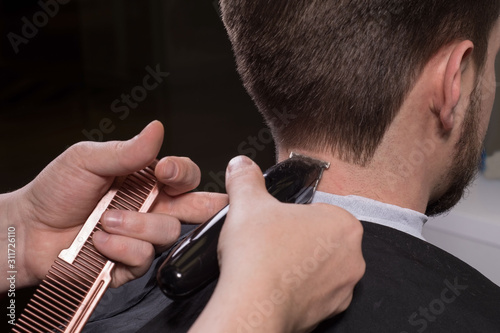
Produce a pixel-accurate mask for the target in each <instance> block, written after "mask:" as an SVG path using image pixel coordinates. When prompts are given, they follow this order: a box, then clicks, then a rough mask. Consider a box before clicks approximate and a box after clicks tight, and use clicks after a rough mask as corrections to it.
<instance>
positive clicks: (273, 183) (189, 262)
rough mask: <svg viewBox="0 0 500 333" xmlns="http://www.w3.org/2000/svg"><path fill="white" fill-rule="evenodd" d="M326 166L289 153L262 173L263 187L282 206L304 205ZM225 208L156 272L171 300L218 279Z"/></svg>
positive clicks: (175, 251)
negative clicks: (289, 204) (219, 240)
mask: <svg viewBox="0 0 500 333" xmlns="http://www.w3.org/2000/svg"><path fill="white" fill-rule="evenodd" d="M329 166H330V164H329V163H326V162H323V161H319V160H316V159H313V158H310V157H306V156H302V155H299V154H295V153H292V154H291V156H290V158H289V159H287V160H285V161H283V162H281V163H278V164H277V165H275V166H273V167H271V168H270V169H268V170H267V171H266V172H265V173H264V178H265V182H266V188H267V190H268V191H269V193H270V194H271V195H273V196H274V197H275V198H276V199H278V200H279V201H281V202H285V203H297V204H308V203H310V202H311V200H312V198H313V195H314V192H315V191H316V188H317V186H318V183H319V181H320V179H321V176H322V174H323V171H324V170H325V169H328V168H329ZM228 210H229V205H227V206H226V207H225V208H223V209H222V210H221V211H220V212H219V213H217V214H216V215H215V216H214V217H212V218H211V219H210V220H208V221H207V222H205V223H204V224H202V225H200V226H199V227H198V228H196V229H195V230H193V231H192V232H191V233H190V234H188V236H186V237H185V238H184V239H183V240H182V241H180V243H178V244H177V246H175V247H174V248H173V249H172V250H171V252H170V254H169V256H168V257H167V259H165V261H164V262H163V264H162V265H161V266H160V269H159V270H158V274H157V280H158V284H159V286H160V289H161V290H162V291H163V293H164V294H165V295H167V296H168V297H169V298H171V299H174V300H175V299H182V298H186V297H189V296H191V295H192V294H194V293H196V292H197V291H199V290H200V289H202V288H203V287H205V286H206V285H207V284H209V283H210V282H212V281H213V280H215V279H216V278H217V277H218V276H219V263H218V260H217V244H218V239H219V234H220V231H221V229H222V226H223V224H224V221H225V219H226V215H227V212H228Z"/></svg>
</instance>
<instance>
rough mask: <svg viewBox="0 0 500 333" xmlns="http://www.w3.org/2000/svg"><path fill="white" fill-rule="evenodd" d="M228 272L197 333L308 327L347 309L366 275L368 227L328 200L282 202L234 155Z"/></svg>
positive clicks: (223, 244)
mask: <svg viewBox="0 0 500 333" xmlns="http://www.w3.org/2000/svg"><path fill="white" fill-rule="evenodd" d="M226 182H227V183H226V187H227V191H228V194H229V201H230V204H231V207H230V209H229V213H228V216H227V218H226V221H225V224H224V227H223V229H222V233H221V235H220V239H219V264H220V266H221V275H220V279H219V282H218V285H217V288H216V290H215V293H214V295H213V297H212V299H211V300H210V302H209V304H208V306H207V308H206V309H205V310H204V312H203V313H202V315H201V317H200V318H199V320H198V321H197V322H196V323H195V325H194V326H193V327H192V330H191V331H190V332H191V333H195V332H237V331H242V332H246V331H249V332H250V331H251V332H307V331H310V330H312V329H313V328H314V327H315V326H316V325H317V324H318V323H319V322H320V321H321V320H323V319H326V318H328V317H329V316H332V315H335V314H338V313H340V312H342V311H344V310H345V309H346V308H347V306H348V305H349V304H350V302H351V299H352V292H353V288H354V286H355V284H356V283H357V282H358V281H359V280H360V279H361V277H362V275H363V274H364V269H365V263H364V260H363V257H362V253H361V237H362V233H363V229H362V226H361V224H360V222H359V221H358V220H356V218H354V217H353V216H352V215H351V214H349V213H348V212H346V211H345V210H343V209H340V208H338V207H335V206H331V205H326V204H312V205H292V204H283V203H280V202H278V201H277V200H276V199H274V198H273V197H271V196H270V195H269V194H268V192H267V191H266V188H265V184H264V179H263V177H262V172H261V171H260V169H259V168H258V167H257V166H256V165H255V164H254V163H253V162H252V161H251V160H249V159H248V158H245V157H238V158H236V159H234V160H232V161H231V163H230V164H229V167H228V172H227V176H226Z"/></svg>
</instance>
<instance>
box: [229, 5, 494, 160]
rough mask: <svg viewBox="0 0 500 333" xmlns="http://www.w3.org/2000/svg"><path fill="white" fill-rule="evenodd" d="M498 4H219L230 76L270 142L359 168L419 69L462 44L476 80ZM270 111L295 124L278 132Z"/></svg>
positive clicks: (373, 148) (289, 124) (275, 119)
mask: <svg viewBox="0 0 500 333" xmlns="http://www.w3.org/2000/svg"><path fill="white" fill-rule="evenodd" d="M499 7H500V0H221V9H222V16H223V20H224V24H225V26H226V29H227V31H228V35H229V38H230V40H231V42H232V45H233V50H234V53H235V56H236V62H237V66H238V71H239V73H240V75H241V77H242V80H243V83H244V85H245V87H246V89H247V90H248V92H249V94H250V96H251V97H252V98H253V100H254V101H255V103H256V105H257V107H258V109H259V110H260V112H261V113H262V114H263V116H264V118H265V120H266V122H267V123H268V125H269V126H270V128H271V130H272V132H273V135H274V138H275V140H277V144H278V145H279V146H280V147H283V148H289V149H292V148H295V149H297V148H301V149H307V150H312V151H316V152H319V151H321V152H325V151H328V152H334V153H337V154H339V156H340V157H341V158H342V159H343V160H345V161H347V162H351V163H356V164H360V165H366V164H367V163H368V162H369V161H370V160H371V159H372V157H373V155H374V154H375V151H376V149H377V147H378V146H379V144H380V142H381V141H382V138H383V136H384V134H385V132H386V130H387V129H388V127H389V125H390V124H391V123H392V121H393V119H394V117H395V116H396V114H397V112H398V110H399V109H400V108H401V105H402V103H403V102H404V100H405V98H406V96H407V94H408V93H409V91H410V90H411V89H412V87H413V86H414V83H415V81H416V79H417V78H418V76H419V75H420V73H421V72H422V70H423V68H424V66H425V65H426V64H427V62H428V61H429V60H430V58H431V57H432V56H433V55H435V54H436V53H437V52H438V51H439V50H440V49H441V48H442V47H443V46H445V45H448V44H450V43H452V42H453V41H456V40H471V41H472V42H473V43H474V46H475V49H474V51H473V54H472V57H473V59H474V63H475V64H476V66H477V69H478V72H479V71H480V70H481V69H482V68H483V66H484V62H485V59H486V55H487V49H488V40H489V36H490V33H491V30H492V28H493V25H494V24H495V22H496V20H497V18H498V16H499V11H500V9H499ZM276 110H279V111H280V112H284V111H286V112H289V113H291V114H293V115H294V119H293V120H291V121H289V122H287V124H286V126H283V125H284V124H281V123H280V122H281V121H282V120H280V119H279V118H277V117H275V116H274V115H275V114H276Z"/></svg>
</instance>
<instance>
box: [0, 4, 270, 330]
mask: <svg viewBox="0 0 500 333" xmlns="http://www.w3.org/2000/svg"><path fill="white" fill-rule="evenodd" d="M41 3H42V4H44V3H46V4H50V5H48V6H45V8H44V6H42V5H41V4H40V3H39V0H11V1H0V37H1V39H0V153H1V154H0V158H1V160H0V193H3V192H8V191H13V190H15V189H17V188H19V187H22V186H23V185H25V184H26V183H28V182H29V181H31V180H32V179H33V178H34V177H35V176H36V175H37V174H38V173H39V172H40V171H41V170H42V169H43V168H44V167H45V166H46V165H47V164H48V163H49V162H50V161H51V160H53V159H54V158H55V157H56V156H57V155H59V154H60V153H62V152H63V151H64V150H65V149H66V148H67V147H69V146H71V145H72V144H74V143H76V142H78V141H85V140H94V141H108V140H124V139H128V138H131V137H133V136H134V135H136V134H137V133H139V132H140V130H141V129H142V128H143V127H144V126H145V125H146V124H148V123H149V122H150V121H152V120H154V119H158V120H161V121H162V122H163V124H164V125H165V129H166V136H165V142H164V144H163V148H162V151H161V156H164V155H179V156H189V157H191V158H192V159H193V160H194V161H195V162H196V163H198V165H199V166H200V168H201V170H202V174H203V175H202V183H201V185H200V187H199V189H201V190H210V191H224V184H223V179H224V178H223V172H224V170H225V167H226V165H227V162H228V161H229V159H230V158H231V157H233V156H236V155H238V154H241V153H248V154H249V155H251V157H252V158H254V160H255V161H256V162H257V163H258V164H259V165H260V166H261V168H263V169H265V168H267V167H269V166H270V165H272V164H273V162H274V146H273V144H272V143H269V142H267V141H266V142H267V143H266V144H264V143H262V142H257V144H255V143H254V144H252V143H251V142H250V141H249V139H248V138H249V137H258V134H259V133H261V131H263V130H264V129H265V125H264V123H263V121H262V119H261V117H260V115H259V114H258V112H257V111H256V108H255V106H254V105H253V103H252V101H251V100H250V98H249V97H248V96H247V94H246V92H245V90H244V89H243V87H242V85H241V82H240V80H239V77H238V75H237V73H236V70H235V64H234V60H233V56H232V52H231V46H230V44H229V42H228V39H227V36H226V33H225V30H224V27H223V25H222V22H221V19H220V16H219V11H218V5H217V2H216V1H213V0H143V1H120V0H71V1H68V0H60V1H59V2H57V1H56V0H43V1H42V2H41ZM157 70H159V71H160V72H162V74H161V75H160V76H159V77H158V81H162V82H158V84H157V86H156V87H155V88H154V89H151V91H148V90H144V89H143V85H144V84H143V80H144V78H145V77H146V76H147V75H150V74H149V72H150V71H153V72H155V71H157ZM166 73H168V76H167V74H166ZM154 84H155V80H154V79H152V78H150V79H149V81H148V85H149V86H150V88H151V86H152V85H154ZM145 92H146V94H147V95H145V94H144V93H145ZM122 95H133V96H135V98H136V101H134V100H133V99H134V97H131V98H130V100H129V102H128V103H129V105H127V101H125V100H122V98H123V97H122ZM115 101H118V102H115ZM265 138H266V139H268V137H267V136H265ZM68 186H71V184H68ZM75 204H77V203H75ZM0 232H6V231H0ZM5 255H6V254H5ZM5 274H6V273H5ZM32 291H33V290H25V291H24V292H22V293H19V292H17V293H16V304H17V317H19V315H20V310H21V307H22V304H23V303H24V302H25V299H27V298H29V297H30V296H31V293H32ZM0 299H2V302H1V303H2V308H3V309H4V311H2V314H3V315H2V317H3V319H2V320H1V323H0V327H4V324H6V321H7V319H6V317H5V313H6V312H5V311H6V310H5V307H3V304H4V301H6V300H7V298H6V297H4V296H3V295H2V297H0Z"/></svg>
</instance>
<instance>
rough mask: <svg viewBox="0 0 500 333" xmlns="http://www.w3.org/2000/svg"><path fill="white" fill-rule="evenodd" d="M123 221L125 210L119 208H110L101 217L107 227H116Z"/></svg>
mask: <svg viewBox="0 0 500 333" xmlns="http://www.w3.org/2000/svg"><path fill="white" fill-rule="evenodd" d="M122 222H123V212H120V211H119V210H108V211H106V212H105V213H104V214H103V215H102V217H101V223H103V224H104V225H105V226H107V227H112V228H116V227H119V226H120V225H121V224H122Z"/></svg>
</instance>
